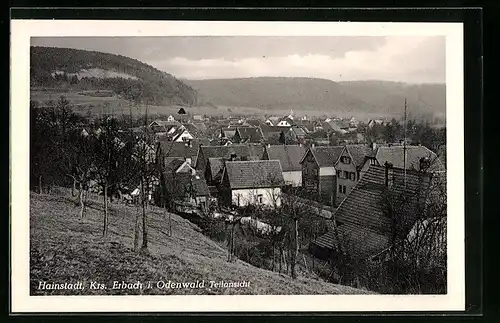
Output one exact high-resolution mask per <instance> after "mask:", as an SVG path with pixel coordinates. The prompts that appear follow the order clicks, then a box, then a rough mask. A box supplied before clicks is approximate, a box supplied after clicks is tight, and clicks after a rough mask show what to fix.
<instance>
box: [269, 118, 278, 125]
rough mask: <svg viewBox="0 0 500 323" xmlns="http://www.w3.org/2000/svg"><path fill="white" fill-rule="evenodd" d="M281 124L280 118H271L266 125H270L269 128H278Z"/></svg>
mask: <svg viewBox="0 0 500 323" xmlns="http://www.w3.org/2000/svg"><path fill="white" fill-rule="evenodd" d="M279 122H280V118H279V117H269V118H268V119H267V120H266V124H267V125H269V126H276V125H277V124H278V123H279Z"/></svg>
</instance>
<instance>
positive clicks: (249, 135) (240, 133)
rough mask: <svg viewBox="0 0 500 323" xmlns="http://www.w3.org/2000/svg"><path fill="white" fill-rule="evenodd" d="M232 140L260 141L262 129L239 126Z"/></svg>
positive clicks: (237, 141)
mask: <svg viewBox="0 0 500 323" xmlns="http://www.w3.org/2000/svg"><path fill="white" fill-rule="evenodd" d="M232 141H233V142H234V143H260V142H262V131H261V129H260V128H254V127H237V128H236V131H235V133H234V136H233V139H232Z"/></svg>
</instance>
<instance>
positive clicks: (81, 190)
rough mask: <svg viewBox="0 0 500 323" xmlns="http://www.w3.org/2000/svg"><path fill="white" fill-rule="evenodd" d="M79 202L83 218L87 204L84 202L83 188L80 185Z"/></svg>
mask: <svg viewBox="0 0 500 323" xmlns="http://www.w3.org/2000/svg"><path fill="white" fill-rule="evenodd" d="M78 200H79V202H80V218H83V212H84V210H85V203H84V202H83V187H82V184H81V183H80V193H79V194H78Z"/></svg>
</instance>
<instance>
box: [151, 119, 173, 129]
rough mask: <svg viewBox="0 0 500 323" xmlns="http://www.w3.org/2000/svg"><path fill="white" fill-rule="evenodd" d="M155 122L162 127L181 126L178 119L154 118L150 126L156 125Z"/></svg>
mask: <svg viewBox="0 0 500 323" xmlns="http://www.w3.org/2000/svg"><path fill="white" fill-rule="evenodd" d="M155 124H157V125H158V126H160V127H167V126H179V125H180V123H179V122H177V121H167V120H159V119H157V120H154V121H153V122H151V123H150V124H149V126H150V127H152V126H154V125H155Z"/></svg>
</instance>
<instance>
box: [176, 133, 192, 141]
mask: <svg viewBox="0 0 500 323" xmlns="http://www.w3.org/2000/svg"><path fill="white" fill-rule="evenodd" d="M192 139H194V137H193V136H191V134H190V133H189V132H187V131H184V132H183V133H182V135H180V136H179V137H178V138H177V139H176V140H175V141H176V142H183V141H186V140H192Z"/></svg>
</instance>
